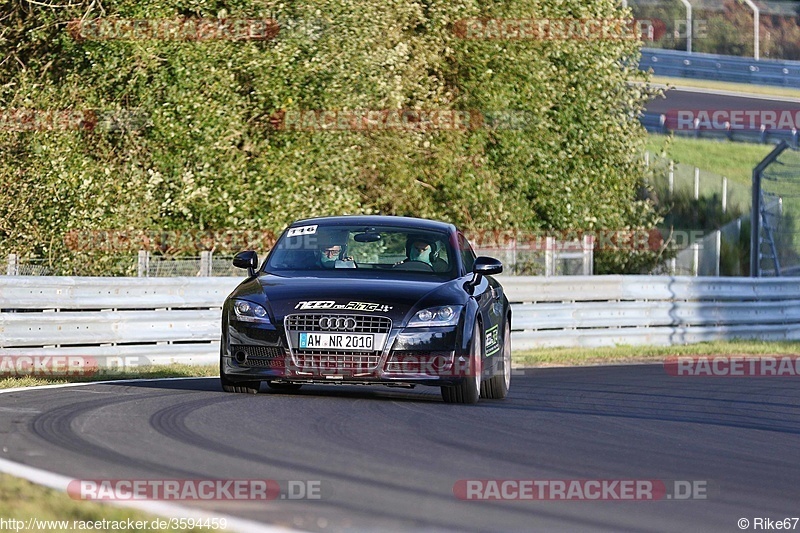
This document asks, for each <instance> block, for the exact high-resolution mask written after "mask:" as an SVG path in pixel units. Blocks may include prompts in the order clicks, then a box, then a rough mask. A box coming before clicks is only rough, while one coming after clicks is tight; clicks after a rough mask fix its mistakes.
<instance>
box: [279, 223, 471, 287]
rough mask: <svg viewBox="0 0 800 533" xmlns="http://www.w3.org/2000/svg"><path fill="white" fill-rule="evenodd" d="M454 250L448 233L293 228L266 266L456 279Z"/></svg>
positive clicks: (387, 228)
mask: <svg viewBox="0 0 800 533" xmlns="http://www.w3.org/2000/svg"><path fill="white" fill-rule="evenodd" d="M454 254H455V252H454V250H453V247H452V245H451V243H450V242H449V239H448V234H447V233H444V232H435V231H429V230H415V229H410V228H401V227H393V226H370V227H363V226H338V225H337V226H324V225H308V226H297V227H291V228H289V229H288V230H287V231H286V232H285V233H284V234H283V236H281V238H280V239H279V240H278V242H277V243H276V245H275V248H274V249H273V250H272V252H270V255H269V259H268V261H267V264H266V267H265V270H266V271H267V272H275V273H278V272H291V271H302V272H308V271H317V272H320V273H322V272H326V273H334V274H336V273H339V274H341V275H348V274H352V273H354V271H369V272H372V273H375V274H378V273H381V274H385V276H386V277H393V276H395V275H399V276H402V274H401V273H403V272H415V273H418V274H426V273H427V274H430V275H431V276H438V277H441V276H448V277H452V276H454V275H455V269H456V261H455V255H454ZM381 277H382V276H381Z"/></svg>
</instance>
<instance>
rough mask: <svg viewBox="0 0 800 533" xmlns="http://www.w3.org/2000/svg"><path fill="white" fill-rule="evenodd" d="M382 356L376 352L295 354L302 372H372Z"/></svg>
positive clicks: (302, 351) (316, 351)
mask: <svg viewBox="0 0 800 533" xmlns="http://www.w3.org/2000/svg"><path fill="white" fill-rule="evenodd" d="M379 359H380V355H378V354H377V353H376V352H339V351H337V352H329V351H326V350H300V353H297V354H295V360H296V361H297V366H298V367H299V369H300V370H301V371H311V370H344V371H348V372H370V371H372V370H374V369H375V367H377V366H378V361H379Z"/></svg>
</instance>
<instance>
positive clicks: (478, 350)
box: [442, 320, 483, 404]
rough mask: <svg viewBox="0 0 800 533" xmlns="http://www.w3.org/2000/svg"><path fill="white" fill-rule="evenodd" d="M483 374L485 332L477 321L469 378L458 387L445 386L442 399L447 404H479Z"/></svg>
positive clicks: (471, 351) (470, 358)
mask: <svg viewBox="0 0 800 533" xmlns="http://www.w3.org/2000/svg"><path fill="white" fill-rule="evenodd" d="M482 373H483V331H482V329H481V326H480V324H478V322H477V320H476V321H475V329H474V330H473V332H472V348H471V349H470V356H469V372H467V378H466V379H464V381H462V382H461V383H459V384H458V385H452V386H443V387H442V399H443V400H444V401H445V403H464V404H475V403H478V398H479V397H480V393H481V374H482Z"/></svg>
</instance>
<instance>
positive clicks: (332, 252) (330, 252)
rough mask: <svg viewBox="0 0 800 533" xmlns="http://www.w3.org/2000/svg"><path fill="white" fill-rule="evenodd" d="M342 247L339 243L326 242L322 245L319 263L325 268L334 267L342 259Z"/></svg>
mask: <svg viewBox="0 0 800 533" xmlns="http://www.w3.org/2000/svg"><path fill="white" fill-rule="evenodd" d="M341 254H342V247H341V245H339V244H325V245H322V246H321V247H320V254H319V263H320V266H322V267H323V268H334V267H335V266H336V261H338V260H340V259H341Z"/></svg>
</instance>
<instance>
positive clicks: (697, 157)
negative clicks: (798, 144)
mask: <svg viewBox="0 0 800 533" xmlns="http://www.w3.org/2000/svg"><path fill="white" fill-rule="evenodd" d="M773 148H775V146H774V145H772V144H754V143H741V142H733V141H728V140H715V139H694V138H687V137H678V136H668V135H659V134H655V133H651V134H650V135H648V138H647V150H648V151H650V152H652V153H654V154H657V155H661V156H663V157H666V158H668V159H672V160H673V161H675V162H676V163H683V164H686V165H692V166H695V167H698V168H700V169H701V170H702V171H704V172H713V173H714V174H718V175H720V176H726V177H727V178H728V179H729V180H731V181H732V182H734V183H738V184H741V185H745V186H748V187H749V186H750V184H751V182H752V179H753V167H755V166H756V165H757V164H758V163H760V162H761V160H762V159H764V157H766V156H767V154H769V153H770V152H771V151H772V149H773Z"/></svg>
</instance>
